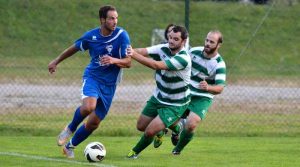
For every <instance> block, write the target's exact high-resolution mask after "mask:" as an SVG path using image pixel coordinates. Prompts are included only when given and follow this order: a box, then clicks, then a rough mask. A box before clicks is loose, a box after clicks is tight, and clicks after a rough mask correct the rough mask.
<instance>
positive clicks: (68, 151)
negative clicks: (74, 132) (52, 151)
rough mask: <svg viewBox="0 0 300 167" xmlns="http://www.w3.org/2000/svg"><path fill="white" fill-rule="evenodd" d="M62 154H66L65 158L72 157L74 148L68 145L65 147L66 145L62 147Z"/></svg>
mask: <svg viewBox="0 0 300 167" xmlns="http://www.w3.org/2000/svg"><path fill="white" fill-rule="evenodd" d="M63 154H64V155H66V157H67V158H74V157H75V156H74V148H73V147H69V148H67V147H66V146H64V147H63Z"/></svg>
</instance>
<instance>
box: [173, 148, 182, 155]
mask: <svg viewBox="0 0 300 167" xmlns="http://www.w3.org/2000/svg"><path fill="white" fill-rule="evenodd" d="M172 154H173V155H180V151H177V150H175V149H174V150H173V151H172Z"/></svg>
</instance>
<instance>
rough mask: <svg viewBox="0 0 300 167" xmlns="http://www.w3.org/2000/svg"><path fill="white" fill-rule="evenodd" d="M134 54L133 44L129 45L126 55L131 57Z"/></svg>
mask: <svg viewBox="0 0 300 167" xmlns="http://www.w3.org/2000/svg"><path fill="white" fill-rule="evenodd" d="M132 55H133V49H132V47H131V45H129V46H128V47H127V49H126V56H129V57H131V56H132Z"/></svg>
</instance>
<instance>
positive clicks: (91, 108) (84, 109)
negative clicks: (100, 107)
mask: <svg viewBox="0 0 300 167" xmlns="http://www.w3.org/2000/svg"><path fill="white" fill-rule="evenodd" d="M95 109H96V107H95V106H93V105H83V106H81V111H82V112H83V113H88V114H89V113H91V112H93V111H95Z"/></svg>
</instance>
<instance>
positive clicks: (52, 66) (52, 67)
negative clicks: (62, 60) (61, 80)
mask: <svg viewBox="0 0 300 167" xmlns="http://www.w3.org/2000/svg"><path fill="white" fill-rule="evenodd" d="M56 68H57V63H56V61H55V60H53V61H51V62H50V63H49V64H48V71H49V73H50V74H53V73H54V72H55V71H56Z"/></svg>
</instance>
